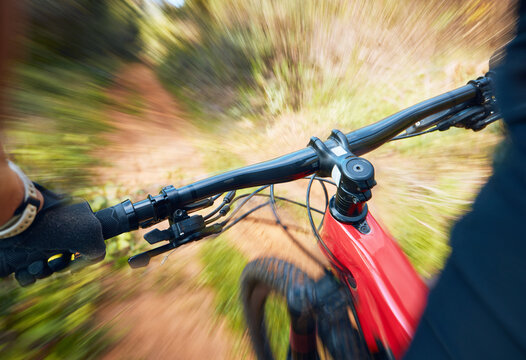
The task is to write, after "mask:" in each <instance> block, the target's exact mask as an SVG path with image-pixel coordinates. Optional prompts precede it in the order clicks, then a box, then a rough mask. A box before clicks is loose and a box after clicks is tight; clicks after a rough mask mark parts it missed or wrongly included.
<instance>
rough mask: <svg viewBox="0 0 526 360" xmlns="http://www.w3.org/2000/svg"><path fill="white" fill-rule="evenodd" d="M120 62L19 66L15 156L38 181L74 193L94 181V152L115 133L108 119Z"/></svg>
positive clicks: (12, 135) (11, 131) (12, 128)
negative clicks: (104, 136) (110, 91)
mask: <svg viewBox="0 0 526 360" xmlns="http://www.w3.org/2000/svg"><path fill="white" fill-rule="evenodd" d="M116 68H117V60H115V59H105V62H104V63H103V65H99V66H96V65H91V66H90V64H89V63H86V64H83V63H77V62H73V61H69V60H66V59H62V60H61V61H60V62H57V63H54V64H53V65H46V66H39V67H36V66H34V65H31V64H20V65H19V66H18V67H17V69H16V70H17V74H16V75H17V80H16V86H14V87H13V88H12V92H11V94H12V108H13V113H14V115H13V117H12V120H11V122H10V123H9V124H8V129H7V133H8V136H9V146H10V147H11V148H12V150H11V151H10V153H11V154H12V155H14V156H15V158H16V161H17V162H18V163H19V164H21V165H22V167H23V168H24V170H26V172H27V173H28V174H30V176H32V178H33V179H35V180H36V181H41V182H44V183H50V184H51V183H52V185H53V187H54V188H55V189H57V188H59V189H62V190H63V191H71V190H72V189H75V188H79V187H81V186H83V185H87V184H89V183H90V181H91V172H90V166H92V165H95V164H97V160H96V158H95V157H93V156H92V154H90V152H91V151H93V149H94V148H95V147H96V146H98V145H101V144H102V139H101V138H100V137H99V134H100V133H101V132H103V131H107V130H109V129H110V125H109V124H108V123H107V122H106V121H105V118H104V107H105V106H107V105H109V99H108V98H107V96H106V93H105V92H106V88H107V87H108V86H110V85H111V83H112V77H113V75H112V74H113V72H114V71H115V69H116Z"/></svg>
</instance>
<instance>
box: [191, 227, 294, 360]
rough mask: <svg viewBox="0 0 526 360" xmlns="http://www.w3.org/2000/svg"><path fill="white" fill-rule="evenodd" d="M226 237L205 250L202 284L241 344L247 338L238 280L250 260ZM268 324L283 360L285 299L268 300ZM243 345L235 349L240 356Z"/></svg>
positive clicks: (286, 333) (286, 337)
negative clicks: (210, 288) (212, 297)
mask: <svg viewBox="0 0 526 360" xmlns="http://www.w3.org/2000/svg"><path fill="white" fill-rule="evenodd" d="M227 239H228V238H227V237H225V236H224V235H222V236H220V237H219V238H217V239H214V240H210V241H208V242H207V243H206V244H205V245H204V246H203V248H202V251H201V255H202V259H203V263H204V268H203V272H202V275H201V279H200V280H201V281H202V283H203V284H204V285H207V286H210V287H212V288H213V289H214V290H215V293H216V299H215V300H216V311H217V313H218V314H219V315H222V316H225V317H226V319H227V321H228V324H229V325H230V327H231V329H232V330H234V331H235V333H236V334H238V336H239V337H238V341H240V339H241V338H242V336H243V335H244V334H246V325H245V321H244V317H243V308H242V304H241V298H240V292H239V279H240V277H241V273H242V272H243V269H244V268H245V266H246V264H247V262H248V261H247V259H246V258H245V257H244V256H243V254H241V253H240V252H239V250H237V249H236V248H234V247H233V246H232V245H230V244H229V243H228V240H227ZM265 306H266V307H265V310H266V321H267V325H268V328H269V329H272V331H271V334H269V335H270V336H269V339H270V344H271V348H272V349H273V350H275V351H276V354H278V355H279V356H277V357H276V358H277V359H284V358H285V357H286V354H287V349H288V333H289V324H290V321H289V320H288V313H287V306H286V303H285V301H284V299H283V298H281V297H278V296H276V295H274V296H271V297H269V299H268V301H267V303H266V305H265ZM240 346H241V343H240V342H239V343H237V344H236V347H237V350H238V351H239V353H240V354H241V353H242V351H241V348H240Z"/></svg>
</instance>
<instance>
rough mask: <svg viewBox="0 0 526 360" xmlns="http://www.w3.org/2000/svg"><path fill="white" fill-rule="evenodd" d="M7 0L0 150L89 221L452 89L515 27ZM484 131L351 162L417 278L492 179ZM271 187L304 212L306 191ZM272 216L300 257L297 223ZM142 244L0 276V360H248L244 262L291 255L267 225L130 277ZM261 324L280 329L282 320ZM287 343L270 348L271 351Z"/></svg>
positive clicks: (463, 14)
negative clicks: (75, 263) (8, 44)
mask: <svg viewBox="0 0 526 360" xmlns="http://www.w3.org/2000/svg"><path fill="white" fill-rule="evenodd" d="M14 3H16V5H20V8H21V11H20V16H19V18H17V24H18V25H19V27H20V28H21V29H22V31H20V32H19V33H18V34H17V35H16V42H17V50H18V54H17V57H16V59H15V61H14V62H13V63H12V67H11V70H12V74H11V75H12V76H11V77H10V78H9V87H8V90H7V91H8V95H9V106H10V108H9V115H8V118H7V124H5V125H6V126H5V129H4V134H3V138H4V142H5V144H6V149H7V151H8V153H9V154H10V157H11V158H13V159H14V160H15V161H16V162H17V163H18V164H19V165H21V167H22V168H23V169H24V171H26V173H27V174H29V175H30V177H31V178H32V179H34V180H35V181H38V182H41V183H43V184H44V185H46V186H48V187H50V188H52V189H55V190H57V191H62V192H68V193H72V194H75V195H77V196H80V197H84V198H86V199H88V200H89V201H90V204H91V205H92V208H93V209H94V210H97V209H99V208H102V207H105V206H109V205H113V204H115V203H117V202H118V201H122V200H123V199H125V198H128V197H131V198H132V199H135V200H138V199H140V198H143V197H144V196H145V194H147V193H148V192H149V193H156V192H158V191H159V189H160V187H162V186H164V185H168V184H174V185H175V186H176V187H177V186H181V185H184V184H186V183H189V182H192V181H195V180H196V179H198V178H202V177H204V176H206V175H207V174H213V173H217V172H219V171H224V170H228V169H230V168H233V167H236V166H241V165H244V164H249V163H253V162H256V161H261V160H265V159H268V158H271V157H274V156H277V155H281V154H283V153H286V152H289V151H293V150H297V149H300V148H302V147H304V146H305V145H306V143H307V142H308V139H309V138H310V136H319V137H321V138H325V137H326V136H327V135H328V134H329V132H330V130H331V129H333V128H339V129H341V130H343V131H345V132H348V131H350V130H352V129H356V128H358V127H361V126H363V125H365V124H368V123H371V122H374V121H377V120H380V119H381V118H383V117H385V116H387V115H390V114H391V113H394V112H396V111H398V110H401V109H403V108H405V107H407V106H410V105H412V104H414V103H416V102H418V101H422V100H425V99H426V98H429V97H431V96H434V95H438V94H440V93H442V92H445V91H448V90H451V89H453V88H455V87H458V86H461V85H464V84H465V83H466V82H467V81H469V80H471V79H473V78H476V77H478V76H480V75H483V74H484V72H485V71H487V70H488V65H487V63H488V59H489V57H490V55H491V54H492V53H493V52H494V51H495V50H496V49H497V48H499V47H500V46H502V45H503V44H505V43H506V42H507V41H508V40H509V39H510V37H511V32H512V30H513V26H514V24H515V14H514V12H513V6H514V2H512V1H508V0H501V1H491V0H466V1H461V0H419V1H415V0H411V1H410V0H398V1H394V0H375V1H366V0H356V1H351V0H348V1H346V0H332V1H329V0H316V1H314V0H313V1H311V0H282V1H271V0H264V1H261V0H186V1H183V0H179V1H166V2H165V1H154V0H150V1H148V0H108V1H102V0H64V1H54V0H40V1H31V2H29V1H27V2H25V3H22V2H14ZM13 36H14V35H13ZM501 138H502V129H501V126H500V124H494V125H492V126H490V127H489V128H488V129H486V130H485V131H483V132H481V133H471V132H466V131H465V130H460V129H453V130H451V131H448V132H446V133H434V134H431V135H428V136H422V137H418V138H415V139H409V140H406V141H403V142H396V143H393V144H389V145H387V146H384V147H383V148H381V149H379V150H377V151H375V152H374V153H371V154H369V155H367V156H366V158H368V159H369V160H370V161H372V162H373V164H374V165H375V168H376V171H377V180H378V183H379V185H378V187H377V188H375V189H374V191H373V200H372V202H371V207H372V209H373V211H374V213H375V214H376V216H377V217H379V218H380V219H381V220H383V221H384V222H385V224H386V226H387V228H388V229H389V231H390V232H391V233H392V234H393V235H394V237H395V238H396V239H397V240H398V241H399V244H400V245H401V247H402V249H403V250H404V252H405V253H406V254H407V255H408V256H409V258H410V260H411V262H412V263H413V264H414V265H415V267H416V269H417V270H418V271H419V273H420V274H422V276H424V277H431V276H433V275H434V274H436V273H437V272H439V271H440V269H441V267H442V266H443V263H444V259H445V258H446V257H447V255H448V253H449V247H448V245H447V241H448V233H449V229H450V226H451V225H452V223H453V222H454V221H455V219H457V218H458V217H459V216H460V215H461V214H462V213H464V212H465V211H467V210H468V209H469V206H470V203H471V201H472V199H473V197H474V195H475V194H476V193H477V190H478V189H479V187H480V186H481V185H482V184H483V183H484V182H485V179H486V178H487V177H488V176H489V175H490V172H491V162H492V159H493V156H494V154H496V153H498V152H496V151H495V149H496V146H497V144H498V143H499V141H500V139H501ZM279 189H280V188H279V187H278V192H280V190H279ZM283 194H285V195H287V196H289V197H291V198H294V199H295V200H300V201H301V200H303V196H304V184H293V185H290V186H285V187H282V190H281V195H283ZM280 211H282V213H283V214H284V216H285V219H286V220H287V222H288V223H290V224H293V223H294V224H296V226H297V229H296V231H297V232H298V233H300V234H303V237H304V241H305V242H306V243H308V244H310V245H312V247H315V244H313V241H314V240H312V239H311V237H310V236H309V235H308V228H307V227H306V225H307V222H306V216H305V214H304V213H303V211H301V210H298V209H295V208H291V207H290V206H287V205H285V204H280ZM266 220H267V221H266ZM141 235H142V234H135V235H134V234H125V235H121V236H119V237H117V238H116V239H112V240H110V241H108V243H107V244H108V255H107V257H106V260H105V261H104V262H103V263H102V264H100V265H98V266H92V267H90V268H87V269H84V270H81V271H77V272H75V273H73V274H69V273H65V274H58V275H54V276H53V277H52V278H50V279H46V280H41V281H39V282H37V284H36V285H34V286H32V287H29V288H25V289H22V288H18V287H17V286H16V285H15V284H14V282H13V280H11V279H6V280H2V281H1V282H0V352H1V354H2V355H1V357H2V358H13V359H29V358H38V359H41V358H49V359H63V358H68V359H76V358H78V359H86V358H99V357H104V358H108V359H120V358H131V359H143V358H152V359H153V358H191V359H201V358H204V357H205V356H208V357H212V358H252V357H253V355H252V353H251V350H250V346H249V344H248V341H247V338H246V335H245V332H244V325H243V322H242V317H241V309H240V304H239V302H238V290H237V284H238V278H239V275H240V273H241V271H242V269H243V266H244V264H245V263H246V262H247V261H248V260H250V259H252V258H254V257H256V256H258V255H261V254H273V255H277V256H280V257H284V258H292V259H295V260H296V261H299V262H300V263H301V262H302V261H303V260H301V259H300V260H298V255H297V253H298V250H297V249H296V248H294V246H292V245H290V244H287V242H288V240H287V239H286V237H284V236H283V235H282V233H280V232H279V230H276V228H275V226H274V225H273V224H272V221H271V217H269V216H268V214H266V213H264V212H263V213H261V214H260V215H259V218H258V216H257V215H254V216H253V217H252V220H248V221H247V224H245V225H240V228H239V229H238V230H236V229H235V228H234V229H233V230H232V232H231V233H227V234H226V235H225V236H221V237H219V238H217V239H213V240H208V241H203V242H202V243H199V244H193V245H190V246H187V247H186V248H184V249H181V250H179V251H178V252H176V253H175V254H173V255H172V256H170V257H169V258H168V259H167V260H166V261H165V263H164V264H163V265H161V263H160V262H155V263H154V264H152V265H151V266H150V267H148V268H147V269H146V270H135V271H131V270H130V269H128V268H127V265H126V259H127V257H128V256H129V255H130V254H133V253H136V252H138V251H140V250H141V249H144V248H146V245H145V244H144V243H145V242H144V241H141ZM303 263H304V265H305V266H306V267H309V266H310V265H309V264H308V262H307V261H303ZM272 314H273V315H271V317H272V318H271V319H270V320H269V321H270V322H271V323H272V324H273V325H272V326H273V327H274V328H275V329H276V333H277V334H278V335H280V334H287V332H288V329H287V327H286V325H284V324H283V322H284V317H283V316H282V314H283V309H282V308H280V307H279V306H277V305H276V306H275V309H273V313H272ZM278 329H279V330H278ZM284 338H286V336H282V337H281V338H280V337H279V336H277V338H276V339H274V340H273V341H275V342H276V344H277V345H278V346H281V347H282V348H286V347H284V345H286V342H285V344H283V343H282V342H283V339H284Z"/></svg>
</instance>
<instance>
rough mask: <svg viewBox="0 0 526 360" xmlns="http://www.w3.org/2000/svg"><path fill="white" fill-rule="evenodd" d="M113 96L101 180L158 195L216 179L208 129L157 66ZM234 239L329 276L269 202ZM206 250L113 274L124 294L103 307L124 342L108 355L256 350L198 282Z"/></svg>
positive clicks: (297, 192)
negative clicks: (204, 149) (204, 148)
mask: <svg viewBox="0 0 526 360" xmlns="http://www.w3.org/2000/svg"><path fill="white" fill-rule="evenodd" d="M109 95H110V97H111V98H112V99H113V100H114V102H115V104H119V106H113V107H111V108H109V109H108V112H107V114H108V117H109V119H110V120H111V123H112V124H113V126H114V127H115V131H114V132H112V133H110V134H109V135H108V136H107V140H108V144H107V145H106V146H105V147H104V148H102V149H99V150H98V152H97V154H98V156H99V157H100V158H101V159H102V160H103V161H104V162H105V163H106V164H107V165H109V167H103V168H100V169H99V171H98V174H99V179H100V181H101V182H103V183H104V182H106V183H107V182H110V183H114V184H117V185H119V186H120V187H121V188H123V187H124V188H125V189H130V192H133V191H134V190H137V189H143V190H145V191H147V192H150V193H157V192H158V191H159V188H160V187H161V186H163V185H167V184H174V185H175V186H180V185H183V184H188V183H190V182H192V181H195V179H196V178H198V177H203V176H205V175H206V171H205V170H203V166H202V160H201V157H200V154H199V152H198V151H197V150H196V149H195V147H194V146H193V144H195V142H193V141H194V140H192V139H198V138H202V136H198V135H202V134H199V132H198V130H197V129H196V128H195V127H193V126H192V125H191V123H189V122H188V121H185V119H184V117H183V116H184V114H183V113H182V112H181V111H180V110H179V109H178V107H177V104H176V103H175V102H174V100H173V98H172V97H171V96H170V94H168V93H167V91H166V90H165V89H163V87H162V86H161V85H160V83H159V81H158V80H157V78H156V77H155V74H154V73H153V72H152V70H151V69H149V68H147V67H146V66H145V65H140V64H133V65H129V66H128V67H126V68H125V69H124V70H123V71H122V72H121V74H120V76H119V79H118V81H117V84H116V85H115V87H114V88H113V89H112V90H111V91H110V94H109ZM134 99H135V102H137V100H136V99H140V105H141V106H140V108H138V109H136V110H134V111H129V108H127V107H126V106H129V105H130V103H131V102H133V100H134ZM123 106H124V107H123ZM246 160H247V162H254V161H255V160H260V159H255V158H247V159H246ZM302 185H306V182H305V183H304V184H295V185H289V186H288V187H287V189H286V191H287V194H290V195H291V197H293V198H296V199H301V198H302V197H303V196H304V186H302ZM142 197H144V195H142ZM247 209H248V207H247ZM279 211H280V215H281V216H282V220H283V222H284V223H285V224H289V225H290V224H294V223H296V222H297V221H295V218H297V215H294V214H295V213H294V212H291V213H288V212H287V209H286V208H280V210H279ZM290 229H291V232H292V234H293V235H294V236H295V237H296V238H297V239H298V240H299V241H300V242H301V243H302V244H303V246H304V247H305V248H307V249H308V250H309V251H310V252H312V253H315V254H316V256H317V258H319V259H323V257H322V256H321V255H320V253H319V251H318V248H317V245H316V244H315V242H314V240H313V238H312V235H311V234H310V229H309V228H308V227H307V223H306V222H304V224H300V225H294V226H290ZM227 238H228V239H229V240H230V241H231V242H232V243H233V244H234V245H235V246H236V247H237V248H239V249H240V250H241V251H242V252H243V253H244V254H245V255H246V256H247V257H248V258H249V259H253V258H256V257H259V256H278V257H281V258H284V259H287V260H289V261H292V262H294V263H296V264H298V265H300V266H302V267H303V268H306V269H308V270H310V272H311V273H312V274H313V275H318V274H320V273H321V271H320V267H319V266H318V265H316V263H315V262H314V261H312V260H311V259H309V257H307V256H305V255H304V254H303V253H302V252H301V251H300V250H299V249H298V247H297V246H295V245H294V244H293V243H292V242H291V241H290V240H289V239H288V238H287V236H286V235H285V233H284V232H283V230H282V229H281V228H280V227H279V226H277V225H276V222H275V219H274V217H273V215H272V212H271V211H270V209H269V208H268V207H267V208H263V209H261V210H260V211H259V212H257V213H255V214H254V215H252V216H250V217H248V218H247V220H245V221H242V222H240V223H239V224H238V225H236V227H235V228H233V229H232V230H229V232H228V235H227ZM199 246H201V244H199V243H195V244H191V245H188V246H186V247H184V248H181V249H178V250H177V251H176V252H174V253H173V254H172V255H170V257H169V259H168V261H166V263H165V264H164V265H162V266H161V265H160V260H159V261H154V262H153V264H151V265H149V266H148V267H147V268H146V270H142V271H141V270H133V271H130V272H129V273H128V275H127V276H117V277H115V278H113V277H112V278H113V279H114V280H112V282H114V283H115V282H116V281H119V282H120V283H119V285H115V284H112V286H111V287H112V288H115V291H112V294H111V298H110V299H108V302H107V304H106V306H105V307H103V308H102V310H101V311H100V318H101V322H102V323H106V324H111V325H112V333H113V335H115V336H120V337H121V340H120V341H119V342H118V343H117V344H116V345H115V346H113V347H112V349H111V350H110V351H109V352H108V353H107V354H106V355H105V356H104V358H105V359H172V358H177V359H206V358H213V359H231V358H238V357H239V356H241V354H242V356H243V357H251V356H252V355H251V354H250V350H249V345H248V342H247V341H246V339H243V340H239V339H235V337H234V334H231V332H230V331H229V330H228V329H227V327H226V326H225V323H224V321H223V320H221V319H218V318H217V316H215V315H214V304H213V300H214V294H213V292H212V291H211V290H210V289H208V288H203V287H202V286H200V285H198V281H197V277H198V275H199V272H200V271H201V269H202V265H201V263H200V262H199V258H198V250H199ZM116 279H119V280H116ZM240 341H241V345H240V344H239V342H240ZM234 348H235V349H234Z"/></svg>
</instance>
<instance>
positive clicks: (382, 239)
mask: <svg viewBox="0 0 526 360" xmlns="http://www.w3.org/2000/svg"><path fill="white" fill-rule="evenodd" d="M366 220H367V223H368V225H369V227H370V231H369V232H368V233H367V234H362V233H361V232H360V231H358V230H357V229H356V228H355V227H354V226H352V225H348V224H343V223H341V222H338V221H337V220H335V219H334V217H333V216H332V215H331V213H330V211H329V210H327V211H326V213H325V220H324V226H323V229H322V232H321V236H322V238H323V240H324V242H325V244H326V246H327V247H328V249H329V250H330V251H331V252H332V254H333V255H334V257H335V258H336V259H337V260H338V261H339V262H340V263H341V264H340V265H338V264H334V263H333V266H334V268H335V269H336V270H337V272H338V273H339V275H340V278H341V279H342V280H343V281H345V282H346V284H347V286H348V287H349V289H350V291H351V294H352V297H353V301H354V304H355V307H356V312H357V316H358V320H359V322H360V324H361V327H362V330H363V334H364V338H365V341H366V342H367V345H368V347H369V349H370V350H371V351H373V352H375V351H377V350H378V347H377V341H380V342H381V343H382V344H383V345H384V346H385V347H386V348H388V349H389V350H390V351H392V353H393V355H394V356H395V357H396V358H400V357H402V355H403V354H404V353H405V351H406V349H407V347H408V345H409V343H410V341H411V339H412V337H413V334H414V332H415V330H416V326H417V325H418V321H419V320H420V317H421V315H422V312H423V310H424V307H425V304H426V300H427V293H428V289H427V286H426V285H425V284H424V282H423V281H422V279H421V278H420V277H419V275H418V274H417V273H416V271H415V270H414V269H413V267H412V266H411V264H410V263H409V260H408V259H407V257H406V256H405V254H404V253H403V252H402V251H401V250H400V248H399V247H398V245H397V244H396V242H395V241H394V240H393V239H392V238H391V236H390V235H389V234H388V233H387V232H386V231H385V230H383V229H382V227H381V226H380V224H379V223H378V222H377V221H376V219H375V218H374V217H373V216H372V215H371V213H370V212H369V213H368V214H367V217H366ZM329 259H330V257H329ZM341 266H343V267H344V268H343V269H342V268H341ZM351 276H352V277H351Z"/></svg>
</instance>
